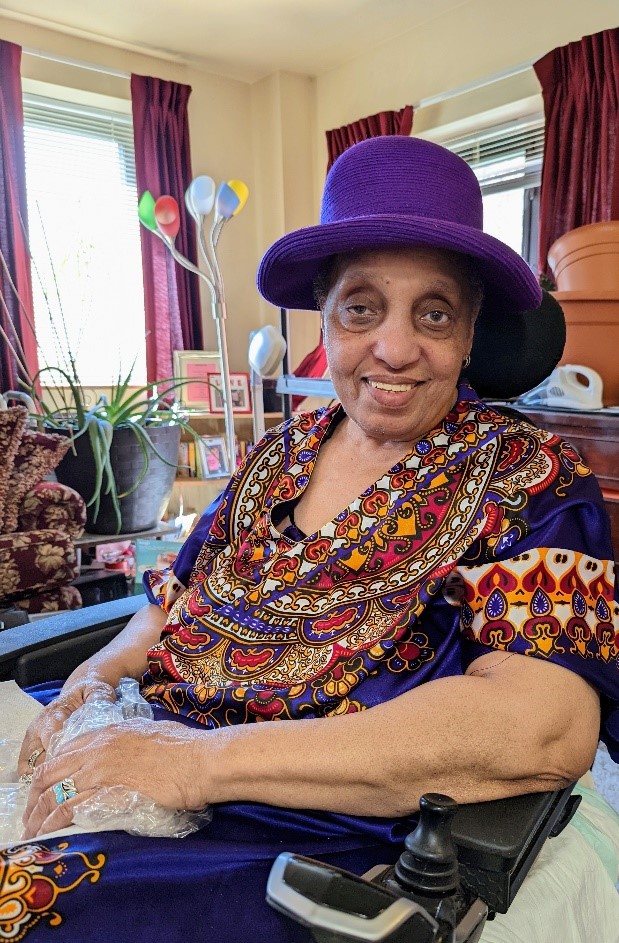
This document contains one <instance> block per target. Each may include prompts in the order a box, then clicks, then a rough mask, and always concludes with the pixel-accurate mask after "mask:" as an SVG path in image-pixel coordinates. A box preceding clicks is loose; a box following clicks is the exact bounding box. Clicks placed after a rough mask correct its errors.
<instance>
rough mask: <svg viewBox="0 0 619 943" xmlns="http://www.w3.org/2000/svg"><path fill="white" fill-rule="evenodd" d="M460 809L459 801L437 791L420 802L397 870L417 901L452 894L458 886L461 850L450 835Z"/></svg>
mask: <svg viewBox="0 0 619 943" xmlns="http://www.w3.org/2000/svg"><path fill="white" fill-rule="evenodd" d="M457 810H458V804H457V802H454V800H453V799H451V798H450V797H449V796H441V795H440V794H438V793H427V794H426V795H424V796H422V797H421V799H420V801H419V824H418V825H417V828H416V829H415V831H414V832H411V833H410V834H409V835H408V836H407V838H406V840H405V842H404V847H405V849H406V850H405V851H403V852H402V854H401V855H400V857H399V859H398V862H397V864H396V866H395V871H394V879H395V881H396V882H397V883H398V885H399V886H400V887H401V888H402V890H403V891H405V893H406V894H407V895H408V894H410V895H412V896H414V898H415V900H419V898H420V897H428V898H430V899H432V898H437V897H449V896H451V895H453V894H455V893H456V891H457V889H458V851H457V849H456V846H455V844H454V841H453V839H452V837H451V823H452V820H453V817H454V815H455V814H456V812H457Z"/></svg>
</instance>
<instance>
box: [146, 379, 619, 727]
mask: <svg viewBox="0 0 619 943" xmlns="http://www.w3.org/2000/svg"><path fill="white" fill-rule="evenodd" d="M340 410H341V407H340V406H335V407H332V408H330V409H326V410H324V409H323V410H320V411H318V412H317V413H313V414H305V415H303V416H300V417H298V418H296V419H294V420H292V421H291V422H289V423H288V424H285V425H283V426H282V427H280V428H278V429H276V430H272V431H271V432H269V433H268V434H267V436H266V437H265V439H264V440H263V441H262V442H261V443H260V444H259V445H258V446H257V447H256V448H255V449H254V451H253V452H251V453H250V455H249V456H248V458H247V459H246V462H245V464H244V466H242V468H241V469H240V470H239V471H238V473H237V475H236V476H235V477H234V478H233V479H232V481H231V483H230V485H229V487H228V489H227V490H226V492H225V493H224V494H223V496H222V498H221V500H220V501H219V503H218V504H217V506H216V507H215V508H214V509H212V510H211V513H209V514H207V515H205V518H204V520H203V521H202V522H201V523H200V525H199V526H198V528H197V530H196V532H195V533H194V534H193V535H192V539H191V540H190V541H189V542H188V545H186V547H185V548H183V551H181V554H179V557H178V558H177V561H176V563H175V565H174V567H173V569H172V570H169V571H164V572H157V571H150V572H149V573H147V574H146V578H145V585H146V587H147V592H148V593H149V596H150V598H151V601H153V602H157V603H158V604H159V605H163V606H164V608H165V609H166V610H167V611H168V613H169V617H168V622H167V625H166V627H165V629H164V632H163V635H162V638H161V641H160V643H159V644H158V645H156V646H154V647H153V648H152V649H151V651H150V652H149V670H148V672H147V674H146V675H145V677H144V679H143V686H144V687H143V690H144V694H145V696H146V697H147V698H148V699H149V700H151V701H152V702H154V703H158V704H160V705H161V706H163V707H165V708H166V709H167V710H168V711H172V712H174V713H178V714H182V715H184V716H186V717H188V718H190V719H192V720H194V721H197V722H199V723H202V724H204V725H206V726H207V727H215V726H220V725H226V724H235V723H247V722H249V721H254V720H271V719H276V718H277V719H293V718H302V717H318V716H328V715H330V714H335V713H342V712H348V711H357V710H363V709H365V708H367V707H370V706H372V704H375V703H378V702H380V701H384V700H387V699H389V698H392V697H395V696H397V694H399V693H401V692H402V691H404V690H407V689H409V688H411V687H414V686H416V685H417V684H420V683H422V682H424V681H427V680H431V679H432V678H437V677H441V676H444V675H445V674H455V673H461V672H462V671H463V670H465V669H466V667H467V664H468V663H470V661H471V660H473V658H475V657H477V656H478V655H479V654H483V653H484V652H485V651H488V650H492V649H501V650H509V651H517V652H522V653H525V654H529V655H535V656H538V657H544V658H548V659H551V660H557V661H558V662H560V663H562V664H564V665H566V666H568V667H570V668H571V669H572V670H575V671H577V672H579V673H580V674H583V675H585V676H586V677H587V678H588V679H589V680H591V682H592V683H593V684H595V686H596V687H597V688H598V689H599V690H600V691H601V692H602V693H604V694H606V695H608V696H609V697H610V698H617V697H619V651H618V647H617V644H618V639H619V636H618V631H617V626H618V618H617V609H616V605H615V603H614V601H613V580H614V571H613V564H612V562H611V556H612V554H611V550H610V537H609V532H608V523H607V520H606V519H605V514H604V511H603V507H602V503H601V498H600V495H599V489H598V488H597V484H596V482H595V479H594V478H593V476H592V475H591V474H590V472H589V470H588V469H587V468H586V466H584V465H583V463H582V461H581V459H580V457H579V456H578V455H577V453H575V452H574V450H573V449H571V447H570V446H568V445H567V444H566V443H564V442H562V441H561V440H560V439H558V438H557V437H556V436H553V435H551V434H549V433H546V432H543V431H541V430H539V429H536V428H535V427H533V426H531V425H529V424H527V423H525V422H518V421H515V420H513V419H511V418H506V417H505V416H503V415H502V414H501V413H499V412H496V411H495V410H493V409H491V408H489V407H488V406H487V405H485V404H483V403H481V402H480V401H478V400H476V398H475V396H474V394H473V393H472V391H471V390H470V389H469V388H467V387H466V386H463V387H462V388H461V390H460V398H459V400H458V402H457V404H456V405H455V407H454V409H453V411H452V412H451V413H450V414H449V415H448V416H447V417H446V418H445V420H444V421H443V422H442V424H441V425H440V426H439V427H438V428H437V429H435V430H433V431H432V432H431V433H430V434H428V435H427V436H426V437H425V438H424V439H423V440H421V441H420V442H418V443H417V444H416V445H415V447H414V448H413V449H412V451H411V452H410V453H409V454H408V455H406V456H403V458H402V461H401V462H399V463H398V464H397V465H396V466H394V467H393V468H391V469H390V470H389V472H388V473H387V474H385V475H384V476H383V477H382V478H380V479H379V480H378V481H377V482H375V484H374V485H373V486H372V487H370V488H368V489H367V491H366V492H364V493H363V494H362V495H360V496H359V497H358V498H357V499H356V500H355V501H353V502H352V503H351V504H350V505H349V507H347V508H345V509H343V510H342V512H341V513H340V514H338V515H337V517H336V518H335V519H334V520H332V521H330V522H328V523H327V524H325V525H324V526H323V527H322V528H320V530H319V531H318V532H317V533H316V534H313V535H309V536H308V537H307V538H306V539H304V540H299V541H295V540H290V539H289V538H287V537H286V536H284V535H282V534H281V533H280V532H279V531H278V530H277V528H276V527H275V526H274V524H273V517H274V516H275V519H277V515H275V514H274V511H275V509H276V508H277V506H278V505H279V504H281V503H283V502H287V501H294V500H297V499H298V498H299V497H300V496H301V495H302V493H303V491H304V489H305V488H306V487H307V483H308V481H309V478H310V476H311V473H312V468H313V465H314V462H315V461H316V456H317V454H318V451H319V449H320V446H321V442H322V441H323V439H324V437H325V435H326V434H327V433H328V430H329V428H330V426H331V423H333V422H336V421H337V420H338V418H339V416H340Z"/></svg>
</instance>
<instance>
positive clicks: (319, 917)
mask: <svg viewBox="0 0 619 943" xmlns="http://www.w3.org/2000/svg"><path fill="white" fill-rule="evenodd" d="M457 808H458V806H457V803H456V802H454V800H453V799H450V798H449V797H448V796H441V795H439V794H428V795H425V796H422V797H421V800H420V819H419V824H418V825H417V828H416V829H415V831H414V832H411V834H410V835H409V836H408V837H407V839H406V842H405V850H404V851H403V852H402V855H401V856H400V858H399V860H398V862H397V864H396V865H395V867H393V866H391V865H377V866H376V867H375V868H372V869H371V871H368V873H367V874H365V875H363V877H358V876H357V875H355V874H351V873H350V872H348V871H343V870H341V869H340V868H334V867H331V866H330V865H327V864H323V863H322V862H320V861H314V860H312V859H311V858H304V857H303V856H301V855H292V854H288V853H284V854H281V855H279V856H278V858H277V859H276V861H275V863H274V865H273V867H272V869H271V874H270V876H269V881H268V884H267V901H268V902H269V904H271V906H272V907H275V909H276V910H279V911H280V912H281V913H284V914H286V916H288V917H292V919H293V920H296V921H297V922H298V923H301V924H303V925H304V926H306V927H308V928H309V929H310V930H311V933H312V939H313V940H315V941H316V943H363V941H365V943H370V941H374V940H375V941H379V940H380V941H383V943H476V941H478V939H479V936H480V934H481V931H482V929H483V925H484V923H485V921H486V917H487V915H488V908H487V907H486V905H485V904H484V903H483V902H482V901H481V900H479V899H473V898H472V897H471V895H470V894H468V893H465V892H464V890H463V888H461V887H460V884H459V881H458V858H457V850H456V846H455V844H454V842H453V839H452V836H451V823H452V819H453V817H454V815H455V813H456V810H457Z"/></svg>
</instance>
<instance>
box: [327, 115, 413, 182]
mask: <svg viewBox="0 0 619 943" xmlns="http://www.w3.org/2000/svg"><path fill="white" fill-rule="evenodd" d="M412 127H413V106H412V105H405V106H404V108H401V109H400V111H380V112H379V113H378V114H377V115H370V116H369V118H360V119H359V121H353V123H352V124H345V125H344V127H342V128H335V129H334V130H333V131H327V150H328V152H329V162H328V164H327V170H329V169H330V167H331V165H332V164H333V162H334V161H335V160H336V159H337V158H338V157H339V156H340V154H343V153H344V151H345V150H346V148H348V147H351V145H353V144H358V143H359V141H365V140H367V138H377V137H380V136H381V135H382V134H403V135H405V136H406V137H408V135H409V134H410V133H411V130H412Z"/></svg>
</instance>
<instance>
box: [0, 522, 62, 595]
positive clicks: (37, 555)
mask: <svg viewBox="0 0 619 943" xmlns="http://www.w3.org/2000/svg"><path fill="white" fill-rule="evenodd" d="M78 574H79V566H78V565H77V557H76V553H75V547H74V546H73V542H72V540H71V538H70V537H69V535H68V534H63V533H62V531H59V530H51V529H47V530H33V531H29V532H28V533H24V534H19V533H18V534H3V535H2V536H0V603H1V604H2V605H4V604H5V603H7V602H12V601H13V600H14V599H19V598H21V597H23V596H27V595H33V594H34V593H37V592H40V591H41V590H44V589H50V588H52V587H55V586H58V584H62V583H70V582H71V580H74V579H75V578H76V577H77V576H78Z"/></svg>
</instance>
